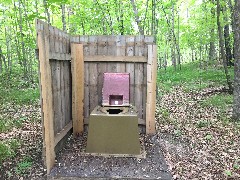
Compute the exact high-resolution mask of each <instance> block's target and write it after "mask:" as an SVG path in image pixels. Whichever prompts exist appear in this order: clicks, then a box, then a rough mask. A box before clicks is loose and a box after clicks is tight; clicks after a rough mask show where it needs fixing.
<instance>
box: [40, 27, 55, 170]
mask: <svg viewBox="0 0 240 180" xmlns="http://www.w3.org/2000/svg"><path fill="white" fill-rule="evenodd" d="M46 28H47V27H45V29H46ZM47 30H48V28H47ZM38 48H39V63H40V81H41V92H42V94H41V95H42V96H41V97H42V112H43V126H44V134H43V139H44V142H45V149H46V150H45V155H46V167H47V173H48V174H49V173H50V170H51V169H52V167H53V166H54V163H55V151H54V147H55V143H54V128H53V97H52V94H53V93H52V79H51V67H50V62H49V34H48V33H47V31H46V32H45V31H44V35H43V32H38Z"/></svg>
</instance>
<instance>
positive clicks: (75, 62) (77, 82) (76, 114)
mask: <svg viewBox="0 0 240 180" xmlns="http://www.w3.org/2000/svg"><path fill="white" fill-rule="evenodd" d="M71 51H72V52H71V55H72V118H73V134H74V136H76V135H78V134H81V133H82V132H83V126H84V123H83V105H84V104H83V100H84V62H83V45H82V44H76V43H72V44H71Z"/></svg>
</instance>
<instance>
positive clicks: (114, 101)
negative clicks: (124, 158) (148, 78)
mask: <svg viewBox="0 0 240 180" xmlns="http://www.w3.org/2000/svg"><path fill="white" fill-rule="evenodd" d="M129 76H130V75H129V73H104V76H103V78H104V80H103V89H102V106H97V107H96V108H95V109H94V110H93V111H92V112H91V114H90V119H89V129H88V137H87V148H86V152H87V153H98V154H131V155H139V154H140V141H139V132H138V113H137V110H136V108H134V107H133V106H131V105H130V104H129V92H130V91H129V79H130V78H129Z"/></svg>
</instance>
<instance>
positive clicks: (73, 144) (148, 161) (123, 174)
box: [49, 135, 172, 180]
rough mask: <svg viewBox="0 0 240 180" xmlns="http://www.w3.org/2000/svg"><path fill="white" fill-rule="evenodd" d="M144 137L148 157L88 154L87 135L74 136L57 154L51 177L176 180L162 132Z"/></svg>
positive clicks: (142, 138) (142, 139)
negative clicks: (164, 150)
mask: <svg viewBox="0 0 240 180" xmlns="http://www.w3.org/2000/svg"><path fill="white" fill-rule="evenodd" d="M140 139H141V141H142V142H144V147H145V152H146V156H145V158H136V157H111V156H108V157H104V156H92V155H88V154H85V153H84V151H85V148H84V147H85V146H86V135H84V136H83V138H79V139H77V140H76V139H75V140H74V139H73V138H72V137H71V138H69V140H68V142H67V144H66V146H65V148H64V149H63V150H62V151H61V152H60V153H59V154H58V155H57V162H56V166H55V167H54V168H53V169H52V171H51V173H50V176H49V178H50V179H55V178H59V177H62V178H64V177H65V178H67V179H68V178H74V177H81V178H83V179H85V178H96V179H100V178H107V179H108V178H109V179H113V178H121V179H122V178H126V179H166V180H168V179H172V175H171V173H170V171H169V170H168V166H167V164H166V161H165V159H164V157H163V154H162V152H161V145H160V143H161V141H160V135H154V136H146V137H143V136H142V137H141V138H140ZM142 144H143V143H142ZM143 153H144V152H143ZM60 179H61V178H60Z"/></svg>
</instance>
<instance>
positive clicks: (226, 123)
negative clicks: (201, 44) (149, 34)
mask: <svg viewBox="0 0 240 180" xmlns="http://www.w3.org/2000/svg"><path fill="white" fill-rule="evenodd" d="M194 67H195V65H194ZM159 74H160V75H159V79H158V82H159V83H158V87H159V88H158V99H157V109H156V121H157V137H159V143H160V147H161V149H162V152H163V154H164V156H165V159H166V162H167V164H168V167H169V169H170V170H171V172H172V175H173V178H174V179H186V180H188V179H214V180H215V179H240V150H239V147H240V135H239V130H240V123H237V122H233V121H232V120H231V114H232V95H230V94H228V92H227V91H226V87H225V86H224V84H225V80H224V74H223V71H222V69H219V70H216V69H214V70H211V69H208V70H196V71H194V70H193V65H192V66H188V65H186V66H184V67H183V69H182V70H181V71H177V72H173V70H172V69H167V71H166V72H165V71H163V70H161V71H160V73H159ZM18 89H19V88H16V90H17V91H20V90H18ZM0 91H2V92H0V94H5V96H1V97H0V100H1V103H0V162H1V163H0V179H45V178H46V169H44V166H43V161H42V138H41V137H42V134H41V132H42V127H41V113H40V106H39V100H38V97H39V96H38V95H39V93H38V92H37V93H34V91H37V88H30V90H29V89H25V90H22V89H21V92H20V93H17V94H15V95H13V96H14V97H12V98H10V97H11V96H9V94H10V92H8V90H7V91H6V89H2V90H1V89H0ZM9 91H10V90H9ZM31 93H32V95H29V94H31ZM34 97H35V98H34ZM33 99H35V101H33ZM30 100H31V101H30Z"/></svg>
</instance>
